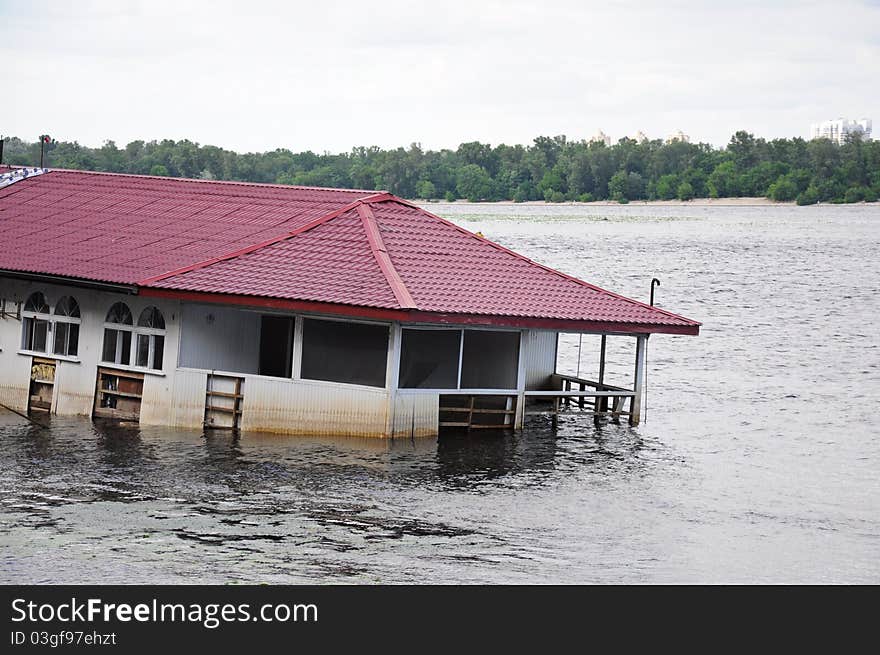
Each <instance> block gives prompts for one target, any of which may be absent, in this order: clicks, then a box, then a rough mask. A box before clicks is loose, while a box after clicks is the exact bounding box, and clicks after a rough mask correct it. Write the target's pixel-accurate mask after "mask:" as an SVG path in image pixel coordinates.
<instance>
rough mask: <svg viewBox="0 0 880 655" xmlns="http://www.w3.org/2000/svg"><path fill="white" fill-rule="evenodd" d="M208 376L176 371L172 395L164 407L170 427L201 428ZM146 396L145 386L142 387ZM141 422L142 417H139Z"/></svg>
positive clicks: (201, 373) (202, 372) (193, 372)
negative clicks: (169, 419)
mask: <svg viewBox="0 0 880 655" xmlns="http://www.w3.org/2000/svg"><path fill="white" fill-rule="evenodd" d="M207 384H208V374H207V373H205V372H204V371H186V370H181V369H178V370H177V371H175V373H174V394H173V396H172V398H170V399H169V401H170V402H169V405H166V407H165V412H166V414H165V415H166V416H168V412H169V410H170V418H171V425H172V426H175V427H181V428H201V427H202V423H203V421H204V420H205V390H206V388H207ZM144 393H145V394H146V385H144ZM141 420H143V416H142V417H141Z"/></svg>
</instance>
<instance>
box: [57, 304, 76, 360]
mask: <svg viewBox="0 0 880 655" xmlns="http://www.w3.org/2000/svg"><path fill="white" fill-rule="evenodd" d="M79 323H80V313H79V305H78V304H77V302H76V299H75V298H73V297H72V296H64V297H63V298H62V299H61V300H59V301H58V304H56V305H55V326H54V329H55V339H54V344H53V348H52V352H53V353H55V354H56V355H66V356H67V357H76V354H77V350H78V349H79Z"/></svg>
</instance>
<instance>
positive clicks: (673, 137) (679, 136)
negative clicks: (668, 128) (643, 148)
mask: <svg viewBox="0 0 880 655" xmlns="http://www.w3.org/2000/svg"><path fill="white" fill-rule="evenodd" d="M677 141H681V142H682V143H690V142H691V138H690V137H689V136H688V135H687V134H685V133H684V132H682V131H681V130H676V131H675V132H673V133H672V134H670V135H669V136H668V137H666V143H675V142H677Z"/></svg>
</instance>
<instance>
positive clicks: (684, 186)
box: [675, 180, 694, 200]
mask: <svg viewBox="0 0 880 655" xmlns="http://www.w3.org/2000/svg"><path fill="white" fill-rule="evenodd" d="M675 193H676V195H677V196H678V199H679V200H692V199H693V198H694V187H693V185H692V184H691V183H690V182H688V181H687V180H685V181H684V182H682V183H681V184H679V185H678V188H677V189H676V190H675Z"/></svg>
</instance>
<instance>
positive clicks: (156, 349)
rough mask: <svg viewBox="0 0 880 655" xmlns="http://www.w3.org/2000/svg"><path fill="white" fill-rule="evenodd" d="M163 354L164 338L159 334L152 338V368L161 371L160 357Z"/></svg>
mask: <svg viewBox="0 0 880 655" xmlns="http://www.w3.org/2000/svg"><path fill="white" fill-rule="evenodd" d="M164 354H165V337H163V336H162V335H161V334H157V335H155V336H153V366H152V368H154V369H157V370H161V369H162V356H163V355H164Z"/></svg>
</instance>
